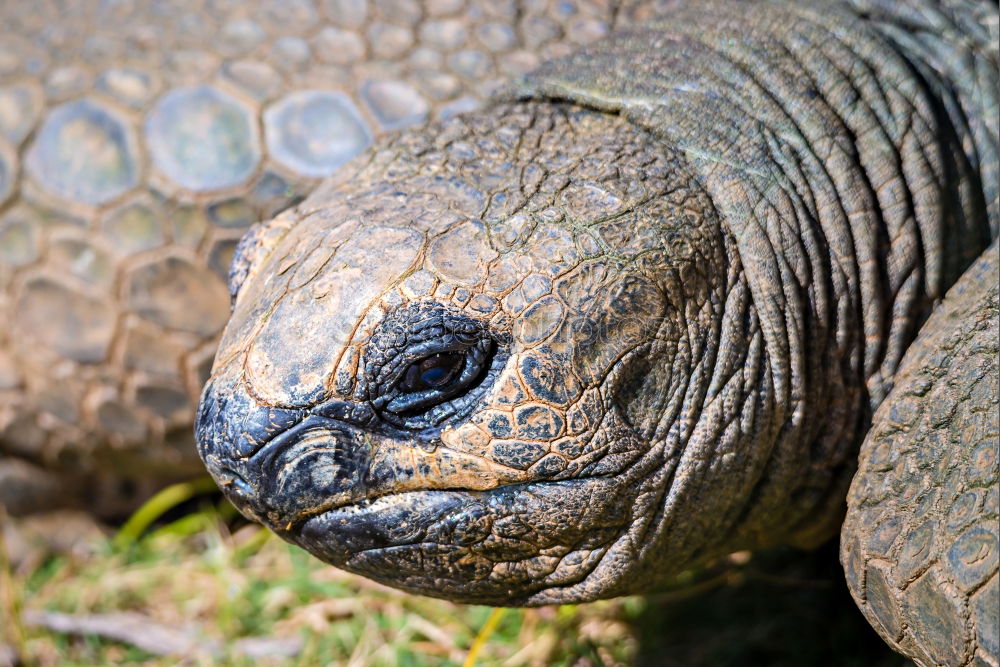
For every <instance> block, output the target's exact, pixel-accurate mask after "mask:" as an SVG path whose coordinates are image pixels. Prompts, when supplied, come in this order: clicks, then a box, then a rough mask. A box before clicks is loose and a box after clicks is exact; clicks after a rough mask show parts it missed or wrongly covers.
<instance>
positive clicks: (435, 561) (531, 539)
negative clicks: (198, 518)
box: [276, 478, 630, 605]
mask: <svg viewBox="0 0 1000 667" xmlns="http://www.w3.org/2000/svg"><path fill="white" fill-rule="evenodd" d="M610 483H611V480H606V479H599V478H585V479H573V480H562V481H546V482H527V483H522V484H510V485H505V486H502V487H498V488H495V489H491V490H487V491H474V490H473V491H469V490H457V489H426V490H413V491H404V492H398V493H392V494H387V495H384V496H381V497H378V498H372V499H365V500H362V501H359V502H355V503H352V504H350V505H343V506H340V507H335V508H329V509H327V510H325V511H323V512H320V513H317V514H316V515H314V516H311V517H308V518H307V519H305V520H304V521H302V522H301V523H298V524H295V525H292V526H288V527H287V528H285V529H279V530H277V531H276V532H278V534H279V535H280V536H281V537H282V538H283V539H285V540H286V541H288V542H291V543H293V544H296V545H298V546H300V547H302V548H303V549H305V550H306V551H308V552H309V553H311V554H312V555H314V556H316V557H317V558H319V559H320V560H322V561H324V562H326V563H329V564H331V565H334V566H336V567H339V568H342V569H345V570H348V571H350V572H354V573H356V574H360V575H363V576H366V577H368V578H371V579H374V580H376V581H379V582H381V583H383V584H386V585H389V586H393V587H396V588H401V589H403V590H408V591H411V592H415V593H420V594H424V595H430V596H434V597H442V598H446V599H451V600H456V601H461V602H467V603H479V604H504V605H511V604H528V605H531V604H541V603H543V602H544V601H543V600H542V599H541V598H539V597H538V596H539V595H540V594H542V593H543V592H544V591H546V590H548V589H550V588H553V587H560V586H572V585H576V584H578V583H579V582H580V581H582V580H584V579H586V578H587V577H588V576H589V575H590V574H591V573H592V572H593V571H594V569H595V568H596V567H597V566H598V565H599V564H600V563H601V561H602V560H603V558H604V556H605V554H606V553H608V550H609V549H610V548H611V546H612V545H613V544H614V543H615V542H616V541H617V540H618V539H620V538H621V536H622V535H623V534H624V533H625V532H626V531H627V530H628V527H629V525H630V523H629V521H628V518H627V515H626V514H623V513H621V512H614V513H609V512H608V511H607V508H605V507H594V508H592V509H590V510H587V511H583V512H581V511H580V510H579V502H580V501H581V500H582V499H583V498H585V497H590V496H591V495H592V494H593V493H594V492H595V490H597V492H598V493H600V489H601V488H602V487H603V488H606V487H607V486H608V485H609V484H610ZM553 517H564V518H565V519H566V520H563V521H560V522H558V523H556V524H553V523H552V520H553ZM571 518H572V519H573V520H570V519H571Z"/></svg>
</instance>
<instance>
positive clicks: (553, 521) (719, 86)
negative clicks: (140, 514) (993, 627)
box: [197, 0, 1000, 664]
mask: <svg viewBox="0 0 1000 667" xmlns="http://www.w3.org/2000/svg"><path fill="white" fill-rule="evenodd" d="M852 4H853V5H854V6H851V5H852ZM744 9H747V10H751V9H752V11H742V10H744ZM859 10H860V11H859ZM995 14H996V12H995V10H994V11H992V12H989V11H983V10H982V7H981V6H979V5H973V4H963V3H953V6H951V5H948V6H937V5H933V4H931V3H925V2H920V1H919V0H913V2H912V3H910V4H908V5H904V6H902V7H901V8H895V9H894V8H892V7H889V6H882V5H881V4H878V3H875V4H874V5H873V6H867V5H865V4H864V3H862V2H861V1H860V0H859V1H858V2H856V3H850V4H848V3H845V4H832V3H823V4H815V5H812V4H808V3H799V4H792V3H781V2H759V3H728V2H722V1H720V2H708V3H698V4H697V5H690V6H679V7H675V8H674V9H673V10H668V11H667V13H663V14H661V13H658V12H656V11H653V12H651V13H650V15H649V16H646V17H645V20H644V21H642V22H640V23H637V24H636V25H635V27H633V28H630V29H623V30H620V31H618V32H617V33H616V34H615V35H613V36H612V37H611V38H610V39H608V40H605V41H603V42H600V43H598V44H595V45H594V46H593V47H591V48H588V49H585V50H583V51H580V52H577V53H575V54H572V55H570V56H567V57H565V58H560V59H556V60H554V61H551V62H548V63H546V64H544V65H543V66H542V67H541V68H540V69H539V70H538V71H536V72H535V73H533V74H531V75H529V76H527V77H525V78H524V79H522V80H521V81H520V82H519V83H518V84H517V86H515V87H514V88H512V89H511V90H509V91H508V92H507V93H506V95H504V96H501V97H500V98H499V99H498V100H497V101H496V102H495V104H494V105H493V106H491V107H489V108H487V109H484V110H482V111H480V112H476V113H473V114H469V115H466V116H462V117H457V118H455V119H451V120H448V121H445V122H442V123H436V124H432V125H429V126H426V127H424V128H421V129H420V130H419V131H414V132H408V133H404V134H401V135H399V136H398V137H393V138H390V139H387V140H384V141H381V142H378V143H377V144H376V145H375V147H374V148H373V149H372V151H370V152H369V153H368V154H367V155H365V156H364V157H362V158H359V159H358V160H356V161H355V162H354V163H352V165H351V166H350V167H348V168H346V169H345V170H343V171H342V172H341V173H339V174H338V175H337V176H335V177H334V178H333V179H331V180H329V181H327V182H326V183H325V184H324V185H323V186H321V187H320V188H319V190H318V191H317V192H316V193H314V194H313V196H311V197H310V198H309V199H308V200H306V202H304V203H303V204H302V205H300V206H298V207H297V208H295V209H293V210H289V211H286V212H285V213H283V214H282V215H281V216H279V217H278V218H276V219H275V220H274V221H273V222H272V223H270V224H268V225H264V226H261V227H258V228H257V229H256V230H254V231H253V232H251V233H250V234H249V235H248V236H247V238H246V239H245V241H244V243H243V244H242V245H241V247H240V249H239V252H238V257H237V261H236V262H235V264H234V270H233V272H232V275H231V284H230V289H231V292H232V293H233V294H235V309H234V313H233V316H232V319H231V321H230V323H229V325H228V328H227V331H226V333H225V334H224V337H223V340H222V343H221V345H220V349H219V353H218V356H217V359H216V364H215V366H214V369H213V374H212V379H211V381H210V382H209V384H208V385H207V386H206V388H205V392H204V394H203V397H202V403H201V407H200V412H199V416H198V420H197V424H198V431H197V439H198V442H199V447H200V451H201V454H202V456H203V458H204V459H205V461H206V464H207V466H208V468H209V470H210V472H211V473H212V474H213V475H214V476H215V478H216V479H217V481H218V482H219V484H220V486H221V487H222V488H223V490H224V491H225V492H226V494H227V495H228V496H229V497H230V498H231V499H232V500H233V502H234V503H235V504H236V505H237V506H238V507H240V509H241V510H242V511H243V512H244V513H245V514H246V515H247V516H250V517H252V518H254V519H256V520H259V521H261V522H263V523H265V524H267V525H269V526H270V527H271V528H272V529H274V530H275V531H276V532H278V534H280V535H281V536H282V537H284V538H285V539H287V540H289V541H291V542H294V543H297V544H300V545H302V546H303V547H305V548H306V549H308V550H309V551H311V552H312V553H314V554H316V555H317V556H319V557H320V558H322V559H324V560H326V561H328V562H331V563H333V564H335V565H337V566H339V567H343V568H346V569H348V570H352V571H355V572H360V573H362V574H365V575H367V576H370V577H373V578H375V579H378V580H380V581H383V582H386V583H389V584H391V585H394V586H398V587H401V588H404V589H407V590H412V591H417V592H422V593H425V594H429V595H436V596H442V597H448V598H451V599H456V600H462V601H468V602H486V603H493V604H543V603H552V602H560V603H562V602H579V601H584V600H591V599H595V598H600V597H607V596H612V595H618V594H622V593H628V592H641V591H646V590H649V589H650V588H651V587H654V586H656V585H657V584H658V583H660V582H662V581H664V580H666V579H667V578H669V577H671V576H672V575H674V574H675V573H677V572H678V571H679V570H681V569H682V568H685V567H688V566H690V565H692V564H695V563H698V562H700V561H702V560H704V559H707V558H711V557H713V556H716V555H718V554H721V553H725V552H727V551H730V550H733V549H737V548H749V549H754V548H758V547H761V546H767V545H770V544H776V543H782V542H793V543H798V544H811V543H816V542H818V541H820V540H822V539H824V538H826V537H828V536H829V535H830V534H831V533H832V532H833V531H834V530H835V528H836V526H837V525H838V524H839V522H840V520H841V519H842V516H843V511H844V510H843V499H844V496H845V495H846V491H847V484H848V482H849V480H850V477H851V475H852V474H853V472H854V469H855V464H856V458H857V451H858V446H859V444H860V442H861V440H862V439H863V437H864V436H865V434H866V433H867V432H868V431H869V430H872V429H873V425H872V421H871V415H872V413H873V412H874V410H876V409H877V408H878V406H879V405H880V404H882V403H883V401H886V400H887V399H886V397H887V396H890V398H889V399H888V402H887V403H886V404H887V406H888V407H886V408H885V409H886V410H888V411H889V412H890V413H891V412H892V410H893V406H894V404H896V397H895V395H893V394H890V392H891V391H892V387H893V383H894V381H895V377H896V373H897V370H898V369H899V365H900V363H901V360H902V358H903V355H904V353H905V352H906V351H907V348H908V347H910V345H911V343H912V341H913V339H914V337H915V335H916V333H917V331H918V329H919V328H920V326H921V325H922V324H923V323H924V321H925V320H926V318H927V317H928V316H929V314H930V313H931V311H932V309H933V305H934V303H935V302H936V301H938V300H940V299H941V298H943V296H944V294H945V292H946V290H947V289H948V287H949V286H950V285H952V284H953V283H955V281H956V280H958V278H959V277H960V276H961V275H962V273H963V272H964V271H965V269H966V268H967V267H968V266H969V264H970V263H971V262H972V261H973V260H974V259H975V258H976V257H977V256H978V255H979V254H980V253H981V252H982V251H983V249H984V248H985V246H986V245H988V243H989V240H990V238H991V229H992V230H996V228H997V222H998V221H997V211H998V208H997V194H996V189H995V187H994V186H993V184H994V183H995V181H996V179H997V177H998V169H997V160H996V156H997V150H996V149H997V138H996V134H997V122H996V110H997V108H998V95H1000V93H998V91H997V87H996V85H995V83H996V82H997V79H998V70H1000V62H998V58H997V53H996V49H995V47H994V43H995V35H991V33H990V30H991V29H992V30H994V31H995V30H996V24H997V22H996V20H995V19H996V15H995ZM915 45H917V46H920V45H922V47H923V49H924V51H920V50H918V49H915V48H914V46H915ZM963 68H964V69H963ZM993 233H995V231H994V232H993ZM975 275H976V276H978V277H977V278H973V279H972V280H973V282H974V283H976V284H977V285H981V284H982V283H983V281H984V280H985V278H984V277H983V274H982V273H979V274H975ZM935 323H936V324H935ZM931 326H933V327H936V330H935V332H933V333H932V334H930V336H931V338H932V339H933V338H934V336H938V335H945V334H944V333H942V332H941V331H940V330H941V328H942V327H946V326H947V325H946V324H943V323H941V321H940V320H939V319H935V320H934V321H933V322H932V323H931ZM927 344H928V343H921V345H927ZM986 373H987V374H988V373H989V371H986ZM993 378H994V380H995V371H993ZM990 398H991V397H989V396H985V397H984V396H980V395H979V394H977V395H976V397H975V400H974V401H972V402H971V405H972V408H973V409H975V410H980V411H984V412H985V411H986V410H989V409H990V408H989V406H988V404H987V403H984V400H989V399H990ZM928 407H929V406H928ZM880 419H881V417H880ZM919 428H921V429H923V428H924V427H923V426H921V427H919ZM871 432H872V433H873V436H872V437H874V438H876V439H877V438H879V437H881V436H880V435H878V434H880V433H882V431H881V430H880V424H879V423H876V424H875V425H874V429H873V430H872V431H871ZM921 433H923V431H921ZM987 437H989V436H987ZM898 449H899V446H897V450H898ZM987 467H988V466H987ZM990 470H992V468H991V469H990ZM959 481H960V482H961V483H962V484H965V483H966V482H967V481H968V480H967V479H965V478H962V479H961V480H959ZM859 484H860V482H859ZM973 486H975V484H973ZM913 492H915V489H914V488H913V486H912V485H910V486H907V487H905V488H904V489H903V490H902V491H900V493H901V494H905V493H913ZM977 502H978V501H977ZM986 518H989V513H988V512H987V517H986ZM859 525H860V526H861V527H860V529H859V530H860V532H861V534H862V535H864V536H866V537H867V536H868V535H870V528H871V527H870V526H869V525H868V524H867V523H866V522H864V521H862V522H861V523H860V524H859ZM965 528H967V525H965V524H963V525H961V526H956V528H955V529H956V530H959V529H962V530H964V529H965ZM963 535H964V533H963ZM944 539H946V540H949V539H952V540H954V543H955V545H959V546H956V547H955V548H956V549H958V548H959V547H960V545H962V544H964V542H962V539H963V538H962V537H961V536H960V535H959V534H958V533H948V534H947V535H946V536H945V538H944ZM903 551H904V552H905V549H904V550H903ZM855 552H857V549H855ZM897 555H898V554H897V553H895V552H894V553H893V554H892V557H893V558H895V557H896V556H897ZM897 565H898V566H900V567H902V566H903V565H904V564H903V563H902V562H899V563H898V564H897ZM977 567H979V566H977ZM983 567H985V570H984V571H985V577H980V576H979V574H977V577H979V579H977V582H978V583H977V585H978V584H981V583H982V581H986V580H990V579H989V577H990V576H991V573H992V576H993V579H992V580H991V581H994V583H995V576H996V559H995V554H994V555H993V560H992V561H989V562H987V563H986V564H985V565H983ZM849 569H850V566H849ZM977 572H978V570H977ZM980 574H982V573H980ZM855 575H856V573H855ZM852 576H854V575H852ZM956 576H961V575H956ZM980 579H981V580H982V581H980ZM906 581H908V580H906ZM894 584H896V585H898V586H903V587H905V582H904V581H902V580H901V581H900V582H894ZM984 590H985V589H984ZM991 590H992V589H991ZM966 592H969V591H966ZM954 593H955V591H953V590H952V589H945V590H944V592H940V591H938V592H937V593H936V595H937V597H936V598H934V599H931V598H932V597H933V596H924V598H921V599H922V600H924V602H926V603H927V605H926V606H918V607H915V608H911V609H907V608H906V607H907V605H908V604H911V603H910V602H906V601H904V603H903V605H902V606H903V607H904V613H905V614H907V615H909V617H912V625H906V627H912V628H914V631H913V633H912V635H913V636H916V635H919V633H918V632H917V631H916V628H918V627H919V625H920V623H921V622H922V621H921V617H920V615H921V614H923V615H924V617H926V616H927V615H928V614H935V613H938V612H939V611H941V610H943V609H945V608H946V607H947V604H952V605H953V606H955V605H957V606H958V607H961V606H962V604H963V603H962V602H961V599H960V597H958V596H957V595H956V594H954ZM863 595H864V594H863V593H862V596H863ZM862 599H863V598H862ZM989 599H990V600H992V598H989ZM946 603H947V604H946ZM980 606H981V607H982V608H984V609H985V608H986V607H987V606H988V605H987V604H986V603H985V602H984V603H982V604H981V605H980ZM984 613H987V617H986V618H987V619H988V620H989V619H990V618H992V619H993V621H994V623H995V619H996V617H995V615H994V616H989V615H988V614H989V613H994V614H995V612H992V611H991V612H984ZM875 615H876V617H878V616H879V614H878V613H876V614H875ZM949 618H950V621H954V622H955V623H959V624H960V623H966V622H967V621H966V620H962V619H968V618H969V617H968V615H966V616H962V617H961V619H960V620H958V621H956V620H955V618H958V617H954V618H952V617H949ZM950 621H949V622H950ZM945 622H946V621H942V623H945ZM976 623H977V625H975V627H977V628H978V627H980V626H982V625H983V624H982V623H981V622H980V621H978V620H977V621H976ZM967 627H969V628H972V627H973V625H972V624H971V622H968V625H967ZM890 634H891V631H890ZM984 637H985V638H984ZM891 638H894V639H898V637H891ZM962 641H963V642H964V644H963V648H962V651H963V652H961V653H960V654H957V660H966V659H969V657H970V656H972V655H974V654H975V655H981V656H985V657H984V658H983V659H984V660H987V661H988V660H993V659H995V650H994V649H993V648H991V645H990V644H989V641H990V639H989V637H988V636H985V635H984V636H980V634H977V633H975V632H972V633H971V634H970V633H967V634H965V635H963V639H962ZM928 645H929V644H927V643H926V642H925V643H923V644H921V643H919V642H918V643H917V644H912V643H910V644H907V643H905V642H904V643H902V644H900V645H899V646H901V647H902V648H903V649H904V650H907V651H909V652H910V654H911V655H913V656H915V657H918V658H921V657H922V656H924V654H923V653H919V651H920V650H929V649H927V646H928ZM935 648H936V647H935ZM976 651H978V653H976ZM953 658H956V655H948V656H946V658H945V659H946V660H952V659H953ZM935 659H937V656H935ZM956 664H958V662H956Z"/></svg>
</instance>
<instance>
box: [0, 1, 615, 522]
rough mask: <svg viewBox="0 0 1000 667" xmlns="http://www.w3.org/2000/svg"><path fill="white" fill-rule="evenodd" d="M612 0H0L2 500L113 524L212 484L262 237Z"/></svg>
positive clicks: (551, 49) (577, 28)
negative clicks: (239, 303) (242, 290)
mask: <svg viewBox="0 0 1000 667" xmlns="http://www.w3.org/2000/svg"><path fill="white" fill-rule="evenodd" d="M615 4H616V3H614V2H611V3H596V4H591V3H588V2H560V3H545V2H530V3H522V4H520V5H519V4H517V3H512V2H504V1H500V2H498V1H496V0H488V1H478V0H470V1H468V2H465V1H463V0H433V1H430V2H427V3H418V2H416V1H415V0H377V1H373V2H364V1H363V0H294V1H291V2H288V1H284V0H281V1H278V0H257V1H254V2H232V3H227V2H209V1H199V0H178V1H176V2H138V3H103V2H97V1H96V0H91V1H85V2H70V3H54V2H46V1H44V0H43V1H41V2H4V3H0V320H2V321H3V322H5V323H7V324H5V325H3V327H2V328H0V504H4V505H6V507H7V510H8V511H11V512H14V513H20V512H25V511H38V510H41V509H44V508H45V507H46V506H48V505H52V504H59V503H62V504H73V505H83V506H86V507H89V508H90V509H91V510H94V511H97V512H99V513H102V514H115V513H120V512H122V511H127V510H128V509H129V508H130V507H133V506H134V505H135V503H136V502H138V501H139V500H141V497H142V496H144V495H146V494H147V493H148V492H149V491H151V490H153V489H155V488H156V486H159V485H162V484H164V483H165V482H168V481H169V480H171V479H172V478H175V477H178V476H187V475H192V474H195V472H196V470H198V469H199V464H198V460H197V457H196V455H195V448H194V446H193V440H192V437H191V431H192V413H193V411H194V406H195V404H196V401H197V396H198V392H199V391H200V389H201V387H202V385H203V384H204V382H205V380H206V378H207V376H208V372H209V368H210V364H211V360H212V356H213V355H214V352H215V347H216V342H217V339H218V334H219V332H220V330H221V328H222V326H223V324H224V323H225V319H226V314H227V312H228V297H227V294H226V289H225V277H226V272H227V268H228V264H229V258H230V256H231V254H232V251H233V248H234V247H235V245H236V243H237V240H238V239H239V238H240V236H241V235H242V234H243V232H244V231H245V230H246V228H247V227H248V226H249V225H250V224H252V223H254V222H256V221H258V220H261V219H267V218H269V217H271V216H272V215H273V214H274V213H275V212H276V211H278V210H280V209H281V208H284V207H286V206H288V205H289V204H290V203H294V202H295V201H297V200H298V199H299V198H301V196H302V195H304V194H307V193H308V192H310V191H311V190H312V189H313V187H314V186H315V185H316V183H318V182H319V180H320V178H321V177H323V176H326V175H328V174H330V173H332V172H333V171H334V170H335V169H336V167H337V166H338V165H339V164H340V163H341V162H343V161H345V160H346V159H348V158H350V157H352V156H353V155H355V154H356V153H358V152H360V151H361V150H362V149H363V148H364V147H365V146H367V145H368V143H369V142H370V140H371V136H372V135H379V134H381V133H382V132H383V131H385V130H390V129H396V128H398V127H401V126H404V125H407V124H412V123H417V122H420V121H422V120H423V119H425V118H427V117H431V118H437V117H442V116H447V115H449V114H453V113H455V112H457V111H460V110H467V109H469V108H472V107H473V106H475V105H476V104H477V103H478V102H479V101H480V100H481V99H482V98H483V97H484V96H485V95H488V94H489V93H491V92H492V91H493V90H495V89H496V88H497V86H498V85H499V84H500V83H501V82H502V81H503V80H504V79H505V78H506V77H509V76H511V75H516V74H518V73H522V72H524V71H526V70H527V69H530V68H532V67H534V66H536V65H537V64H538V63H539V62H540V61H541V60H542V59H546V58H551V57H554V56H558V55H562V54H565V53H567V52H569V51H570V50H571V49H573V48H576V47H577V46H579V45H580V44H584V43H587V42H589V41H592V40H594V39H597V38H600V37H601V36H603V35H604V34H605V33H606V32H607V30H608V28H609V26H610V25H611V22H612V20H613V19H614V16H615V11H616V9H615ZM338 142H339V143H338ZM54 490H58V491H59V492H58V493H55V492H53V491H54Z"/></svg>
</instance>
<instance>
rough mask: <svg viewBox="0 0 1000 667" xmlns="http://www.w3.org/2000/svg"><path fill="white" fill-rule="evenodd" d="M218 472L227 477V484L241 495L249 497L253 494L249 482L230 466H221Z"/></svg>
mask: <svg viewBox="0 0 1000 667" xmlns="http://www.w3.org/2000/svg"><path fill="white" fill-rule="evenodd" d="M219 472H220V474H221V475H223V476H225V477H228V478H229V479H228V480H227V481H228V482H229V484H228V485H229V486H232V487H235V488H236V490H237V491H239V493H240V494H241V495H243V496H247V497H250V496H252V495H253V488H252V487H251V486H250V483H249V482H247V481H246V480H245V479H243V477H242V476H241V475H240V474H239V473H237V472H236V471H234V470H233V469H232V468H222V469H221V470H220V471H219Z"/></svg>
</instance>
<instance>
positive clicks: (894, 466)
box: [841, 244, 1000, 665]
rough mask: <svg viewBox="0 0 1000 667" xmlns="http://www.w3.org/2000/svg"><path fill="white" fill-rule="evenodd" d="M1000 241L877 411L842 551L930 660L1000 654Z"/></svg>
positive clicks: (902, 646)
mask: <svg viewBox="0 0 1000 667" xmlns="http://www.w3.org/2000/svg"><path fill="white" fill-rule="evenodd" d="M998 294H1000V252H998V250H997V246H996V245H995V244H994V245H993V247H992V248H991V249H990V250H988V251H987V252H986V254H985V255H984V256H983V257H982V258H981V259H980V260H979V261H977V262H976V264H975V265H973V267H972V268H970V269H969V271H968V273H967V274H966V275H965V276H963V278H962V279H961V280H960V281H959V282H958V284H956V285H955V287H953V288H952V289H951V291H950V292H949V293H948V296H947V298H946V299H945V300H944V303H943V304H942V305H941V308H940V309H939V310H938V311H937V312H935V313H934V316H933V317H932V318H931V319H930V320H929V321H928V322H927V326H925V327H924V328H923V329H922V330H921V333H920V336H919V337H918V338H917V340H916V342H915V343H914V346H913V348H912V350H911V352H910V353H909V354H907V356H906V358H905V359H904V361H903V364H902V366H901V368H900V370H899V372H898V373H897V374H896V386H895V388H894V389H893V391H892V393H891V394H890V396H889V399H888V400H887V401H886V402H885V403H884V404H883V405H882V406H881V407H880V408H879V410H878V411H877V412H876V413H875V417H874V422H875V424H876V426H875V428H873V429H872V431H871V433H870V434H869V435H868V437H867V438H866V439H865V443H864V445H863V446H862V448H861V455H860V458H859V462H858V474H857V476H856V477H855V479H854V482H853V484H852V485H851V492H850V495H849V496H848V499H847V502H848V508H849V509H848V514H847V520H846V521H845V522H844V528H843V532H842V539H841V554H842V560H843V562H844V569H845V570H846V572H847V581H848V585H849V586H850V588H851V592H852V593H853V594H854V597H855V599H856V600H857V602H858V605H859V606H860V607H861V610H862V611H863V612H864V613H865V616H866V617H867V618H868V620H869V621H871V624H872V625H873V626H874V627H875V629H876V630H878V632H879V634H880V635H882V637H883V638H884V639H885V640H886V641H887V642H889V644H890V645H892V646H893V647H894V648H896V649H897V650H899V651H901V652H903V653H906V654H907V655H910V656H912V657H913V658H914V659H915V660H916V661H917V662H918V663H920V664H921V665H938V664H947V665H960V664H963V665H964V664H970V663H972V661H973V660H978V661H979V662H978V664H984V665H990V664H993V665H995V664H997V662H998V660H1000V646H998V636H997V634H998V627H997V626H998V617H997V614H998V610H1000V599H998V592H997V586H998V583H997V581H998V574H997V557H998V554H1000V538H998V532H1000V528H998V522H1000V507H998V505H1000V500H998V490H1000V489H998V488H997V468H998V463H997V459H998V451H997V449H998V447H997V445H998V441H1000V415H998V413H997V401H998V399H1000V370H998V359H1000V305H998V299H1000V296H998Z"/></svg>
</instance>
